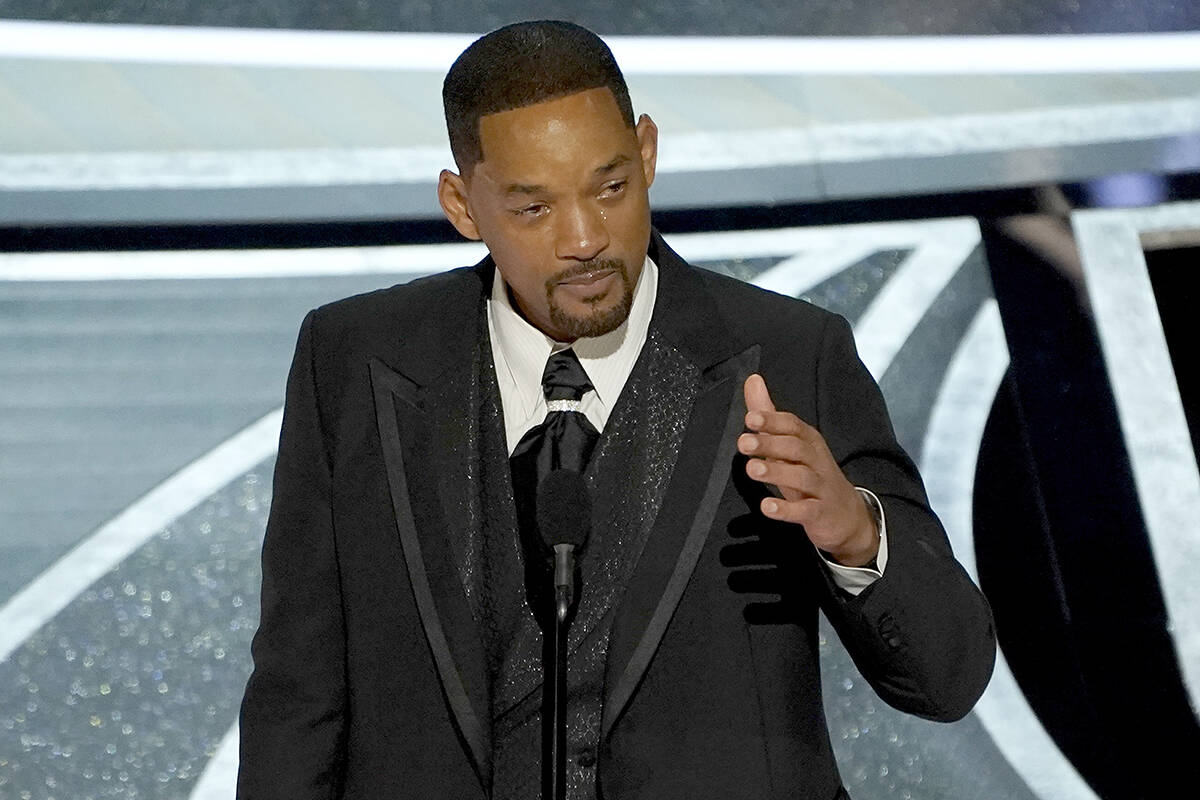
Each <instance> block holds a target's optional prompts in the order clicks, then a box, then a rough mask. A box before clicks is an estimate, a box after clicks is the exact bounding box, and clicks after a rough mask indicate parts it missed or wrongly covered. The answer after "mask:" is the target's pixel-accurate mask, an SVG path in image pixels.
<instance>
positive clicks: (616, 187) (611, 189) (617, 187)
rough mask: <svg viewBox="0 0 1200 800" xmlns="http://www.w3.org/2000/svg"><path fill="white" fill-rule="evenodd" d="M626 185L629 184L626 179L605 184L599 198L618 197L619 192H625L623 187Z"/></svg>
mask: <svg viewBox="0 0 1200 800" xmlns="http://www.w3.org/2000/svg"><path fill="white" fill-rule="evenodd" d="M628 183H629V180H628V179H627V178H626V179H622V180H619V181H613V182H612V183H608V184H605V185H604V188H603V189H601V190H600V196H601V197H615V196H616V195H619V194H621V192H623V191H625V186H626V185H627V184H628Z"/></svg>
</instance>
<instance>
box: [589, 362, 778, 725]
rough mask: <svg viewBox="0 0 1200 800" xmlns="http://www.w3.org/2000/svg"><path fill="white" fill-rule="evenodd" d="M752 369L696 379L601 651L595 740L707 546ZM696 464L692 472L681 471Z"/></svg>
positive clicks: (745, 365)
mask: <svg viewBox="0 0 1200 800" xmlns="http://www.w3.org/2000/svg"><path fill="white" fill-rule="evenodd" d="M757 365H758V350H757V348H754V349H751V350H747V351H745V352H743V353H740V354H738V355H737V356H735V357H733V358H730V359H728V360H727V361H724V362H721V363H720V364H718V365H717V366H716V367H714V368H713V369H712V370H710V371H708V372H707V373H705V375H704V377H703V378H702V382H703V383H702V387H701V389H700V394H699V396H698V397H697V398H696V402H695V405H694V406H693V410H692V420H691V424H690V425H689V426H688V431H687V434H686V436H685V438H684V442H683V447H682V448H681V450H680V453H679V461H678V463H679V465H681V466H682V467H683V468H680V469H676V470H675V472H674V474H673V475H672V478H671V483H670V484H669V486H668V488H667V496H666V498H665V499H664V501H663V505H662V508H661V510H660V511H659V513H658V519H657V523H656V524H655V527H654V530H653V531H651V533H650V538H649V540H648V541H647V542H646V546H645V549H644V550H643V551H642V557H641V559H640V560H639V561H638V566H637V569H636V570H635V572H634V575H633V578H632V580H631V581H630V583H629V587H628V588H627V590H626V592H625V597H624V599H623V600H622V602H621V604H620V606H619V607H618V611H617V617H616V620H615V621H614V624H613V632H612V638H611V640H610V643H609V651H608V667H607V670H606V672H607V674H606V680H605V690H606V697H605V701H604V718H603V721H602V727H601V734H602V736H608V734H609V733H610V732H611V731H612V727H613V725H614V724H615V723H616V721H617V719H618V718H619V717H620V715H621V713H622V712H623V711H624V710H625V707H626V705H628V703H629V701H630V699H631V698H632V697H633V694H634V692H635V691H636V689H637V685H638V683H639V682H640V681H641V678H642V674H643V673H644V672H645V671H646V667H647V666H649V664H650V660H651V658H653V656H654V653H655V651H656V650H657V649H658V646H659V643H660V642H661V641H662V637H663V634H664V633H666V630H667V626H668V625H669V624H670V622H671V617H672V615H673V614H674V613H675V608H676V606H678V605H679V600H680V598H681V597H682V596H683V590H684V588H686V586H687V583H688V579H689V578H691V575H692V572H693V570H695V568H696V562H697V561H698V560H699V558H700V552H701V551H702V550H703V549H704V543H705V541H706V540H707V539H708V533H709V529H710V528H711V527H712V523H713V519H714V517H715V516H716V511H717V505H718V504H719V503H720V501H721V496H722V495H723V494H724V492H725V486H726V484H727V483H728V482H729V477H730V468H731V465H732V464H733V459H734V456H735V454H736V446H737V437H738V434H739V433H741V431H742V429H743V424H744V420H745V416H746V406H745V402H744V400H743V398H742V384H743V383H744V382H745V380H746V378H747V377H748V376H749V375H750V374H751V373H752V372H754V370H755V369H756V368H757ZM695 464H704V465H708V469H700V470H692V469H687V468H686V467H687V465H695Z"/></svg>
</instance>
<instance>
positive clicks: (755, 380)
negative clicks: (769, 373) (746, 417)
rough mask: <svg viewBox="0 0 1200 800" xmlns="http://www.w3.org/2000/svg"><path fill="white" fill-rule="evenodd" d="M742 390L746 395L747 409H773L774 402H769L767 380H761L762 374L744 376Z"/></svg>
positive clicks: (769, 394) (764, 410)
mask: <svg viewBox="0 0 1200 800" xmlns="http://www.w3.org/2000/svg"><path fill="white" fill-rule="evenodd" d="M742 391H743V393H744V394H745V395H746V410H747V411H751V412H753V411H760V412H770V411H774V410H775V404H774V403H773V402H771V393H770V392H768V391H767V382H766V381H764V380H763V377H762V375H758V374H754V375H751V376H750V377H749V378H746V383H745V384H744V385H743V386H742Z"/></svg>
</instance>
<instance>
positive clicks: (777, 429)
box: [738, 375, 879, 567]
mask: <svg viewBox="0 0 1200 800" xmlns="http://www.w3.org/2000/svg"><path fill="white" fill-rule="evenodd" d="M744 391H745V394H746V409H747V411H746V427H747V428H748V429H749V430H750V432H749V433H743V434H742V435H741V436H740V437H738V450H739V451H740V452H742V453H743V454H744V455H746V456H749V461H748V462H747V463H746V474H747V475H749V476H750V477H751V478H753V479H754V480H756V481H760V482H762V483H766V484H769V485H771V486H774V487H775V488H776V489H777V490H778V494H779V495H780V496H779V497H766V498H764V499H763V501H762V505H761V509H762V513H763V514H764V515H765V516H767V517H770V518H771V519H777V520H782V521H784V522H794V523H796V524H798V525H803V526H804V531H805V533H806V534H807V535H808V538H809V539H810V540H811V541H812V543H813V544H814V545H816V546H817V547H818V548H819V549H821V550H823V551H825V552H826V553H828V554H829V555H830V556H831V557H832V558H833V559H834V560H835V561H837V562H838V563H839V564H844V565H846V566H848V567H859V566H864V565H866V564H868V563H870V562H871V560H872V559H874V558H875V556H876V554H877V553H878V552H879V533H878V531H877V530H876V526H875V519H874V517H873V516H872V514H871V512H870V510H869V509H868V508H867V504H866V502H865V501H864V500H863V498H862V496H861V495H860V494H859V493H858V491H857V490H856V489H855V488H854V486H853V484H851V483H850V481H849V480H847V479H846V476H845V475H844V474H843V473H842V469H841V467H839V466H838V463H837V461H836V460H835V459H834V457H833V454H832V453H830V452H829V446H828V445H827V444H826V443H825V437H823V436H822V435H821V434H820V432H819V431H817V429H816V428H814V427H813V426H811V425H809V424H808V423H806V422H804V421H803V420H802V419H800V418H799V417H797V416H796V415H795V414H792V413H790V412H787V411H778V410H776V408H775V404H774V403H773V402H772V401H771V395H770V392H768V391H767V384H766V382H765V381H764V380H763V378H762V376H761V375H751V376H750V377H749V378H747V379H746V384H745V387H744Z"/></svg>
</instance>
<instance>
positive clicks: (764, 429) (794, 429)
mask: <svg viewBox="0 0 1200 800" xmlns="http://www.w3.org/2000/svg"><path fill="white" fill-rule="evenodd" d="M743 392H744V393H745V396H746V427H747V428H749V429H750V430H752V431H758V432H761V433H773V434H779V435H785V436H803V437H806V438H807V437H811V436H812V434H814V433H816V429H815V428H813V427H812V426H811V425H809V424H808V423H806V422H804V420H802V419H800V418H799V417H797V416H796V415H795V414H791V413H789V412H787V411H776V410H775V403H774V401H772V400H771V394H770V392H768V391H767V384H766V381H764V380H763V378H762V376H761V375H757V374H756V375H751V376H750V377H749V378H746V383H745V385H744V386H743Z"/></svg>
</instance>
